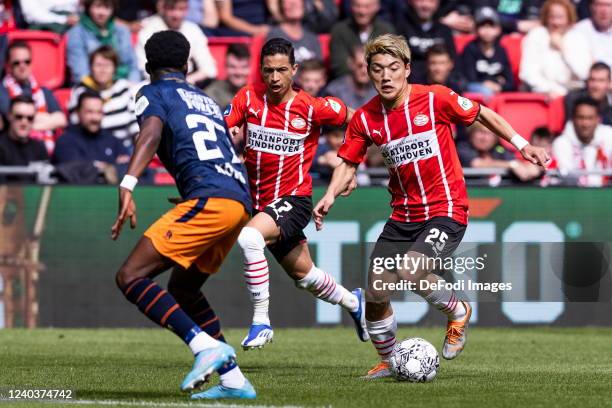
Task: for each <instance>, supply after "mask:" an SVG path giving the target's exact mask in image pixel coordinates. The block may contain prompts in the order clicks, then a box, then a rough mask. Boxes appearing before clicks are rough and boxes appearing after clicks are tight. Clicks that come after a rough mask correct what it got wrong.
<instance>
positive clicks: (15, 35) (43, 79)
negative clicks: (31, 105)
mask: <svg viewBox="0 0 612 408" xmlns="http://www.w3.org/2000/svg"><path fill="white" fill-rule="evenodd" d="M8 39H9V42H12V41H17V40H20V41H25V42H27V43H28V44H29V45H30V47H32V72H33V74H34V76H35V77H36V79H37V80H38V82H39V83H40V84H41V85H42V86H45V87H47V88H51V89H56V88H59V87H60V86H62V85H63V84H64V75H65V71H66V41H65V39H64V38H62V36H61V35H59V34H55V33H51V32H47V31H30V30H17V31H11V32H9V33H8Z"/></svg>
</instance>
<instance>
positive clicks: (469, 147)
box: [457, 125, 540, 184]
mask: <svg viewBox="0 0 612 408" xmlns="http://www.w3.org/2000/svg"><path fill="white" fill-rule="evenodd" d="M457 153H459V160H461V164H462V165H463V166H464V167H472V168H476V169H478V168H501V169H508V170H509V171H510V172H511V173H512V174H513V175H514V176H516V177H517V178H518V179H519V180H521V181H527V180H532V179H534V178H536V177H538V176H539V175H540V171H539V170H538V169H537V168H535V166H531V164H530V163H527V162H524V161H519V160H516V158H515V156H514V153H512V152H510V151H508V150H506V149H505V148H504V147H503V146H502V145H500V144H499V143H498V138H497V136H496V135H495V134H493V133H492V132H491V131H490V130H489V129H487V128H485V127H484V126H481V125H472V126H470V128H469V129H468V140H467V141H460V142H458V143H457ZM494 184H498V183H494Z"/></svg>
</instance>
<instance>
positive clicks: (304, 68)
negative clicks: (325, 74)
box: [299, 58, 326, 72]
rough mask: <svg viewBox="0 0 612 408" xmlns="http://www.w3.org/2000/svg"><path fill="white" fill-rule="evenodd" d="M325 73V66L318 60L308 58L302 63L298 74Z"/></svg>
mask: <svg viewBox="0 0 612 408" xmlns="http://www.w3.org/2000/svg"><path fill="white" fill-rule="evenodd" d="M311 71H326V69H325V64H324V63H323V61H321V60H320V59H316V58H310V59H307V60H306V61H302V63H301V64H300V67H299V72H311Z"/></svg>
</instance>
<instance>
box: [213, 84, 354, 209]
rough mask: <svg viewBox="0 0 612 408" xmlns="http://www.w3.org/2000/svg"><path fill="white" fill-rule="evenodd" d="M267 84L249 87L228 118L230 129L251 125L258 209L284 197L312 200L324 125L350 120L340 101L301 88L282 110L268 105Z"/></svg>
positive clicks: (249, 150) (249, 154)
mask: <svg viewBox="0 0 612 408" xmlns="http://www.w3.org/2000/svg"><path fill="white" fill-rule="evenodd" d="M265 92H266V85H265V84H257V85H248V86H245V87H244V88H242V89H241V90H240V91H239V92H238V93H237V94H236V96H235V97H234V99H233V100H232V103H231V105H230V106H229V107H228V110H227V111H226V113H225V121H226V123H227V126H228V127H230V128H231V127H234V126H242V125H246V148H245V165H246V168H247V173H248V176H249V182H250V187H251V197H252V200H253V205H254V207H255V209H257V210H260V211H261V210H263V208H264V207H265V206H266V205H268V204H269V203H271V202H272V201H274V200H275V199H277V198H278V197H284V196H290V195H293V196H310V195H312V178H311V177H310V174H309V173H308V172H309V170H310V167H311V166H312V161H313V159H314V155H315V152H316V150H317V144H318V142H319V136H320V135H321V126H322V125H331V126H340V125H342V124H343V123H344V122H345V121H346V115H347V108H346V105H345V104H344V103H343V102H342V101H340V100H339V99H337V98H333V97H326V98H316V97H313V96H310V95H309V94H308V93H306V92H305V91H303V90H301V89H296V92H297V95H295V96H294V97H293V98H292V99H290V100H289V101H287V102H284V103H281V104H279V105H273V104H271V103H268V101H267V97H266V93H265Z"/></svg>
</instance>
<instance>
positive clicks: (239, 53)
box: [227, 44, 251, 59]
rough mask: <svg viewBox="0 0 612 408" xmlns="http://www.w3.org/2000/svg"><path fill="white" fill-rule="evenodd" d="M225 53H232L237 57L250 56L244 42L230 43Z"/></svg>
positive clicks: (244, 57)
mask: <svg viewBox="0 0 612 408" xmlns="http://www.w3.org/2000/svg"><path fill="white" fill-rule="evenodd" d="M227 55H233V56H234V57H236V58H238V59H249V58H251V51H249V47H247V46H246V45H244V44H230V46H229V47H227Z"/></svg>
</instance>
